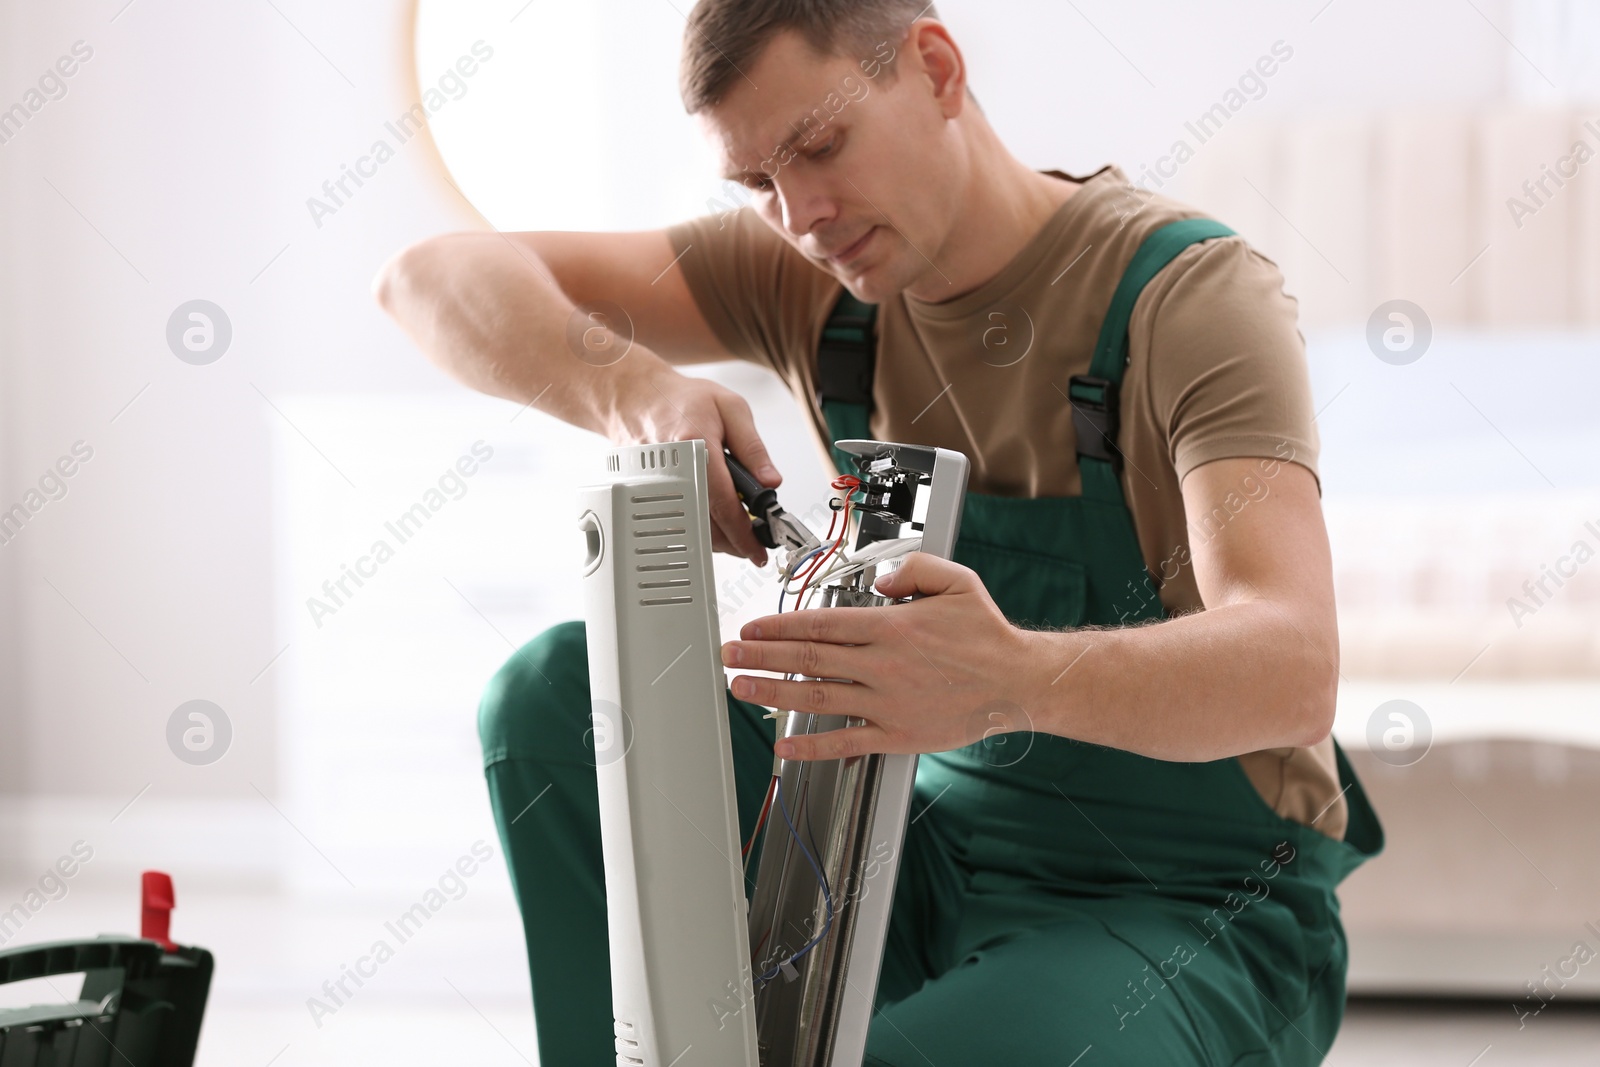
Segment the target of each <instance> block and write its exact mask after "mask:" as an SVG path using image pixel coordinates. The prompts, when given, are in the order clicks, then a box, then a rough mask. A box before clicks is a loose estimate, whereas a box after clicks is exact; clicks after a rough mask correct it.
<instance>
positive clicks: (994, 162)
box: [905, 120, 1079, 304]
mask: <svg viewBox="0 0 1600 1067" xmlns="http://www.w3.org/2000/svg"><path fill="white" fill-rule="evenodd" d="M967 139H968V151H969V158H970V159H971V160H972V161H973V163H972V172H971V177H970V180H969V182H968V185H967V195H966V202H965V203H964V204H963V206H962V210H961V214H960V217H959V218H958V219H957V221H956V225H955V226H954V228H952V229H951V231H950V234H949V236H948V237H947V238H946V239H945V241H944V243H943V244H942V245H941V246H940V247H939V248H938V250H937V251H930V253H929V254H930V255H931V256H932V259H933V264H934V269H930V270H929V271H928V272H927V273H926V275H925V276H923V277H922V278H919V279H918V280H917V281H916V282H914V283H913V284H911V285H909V286H907V287H906V290H905V291H906V293H907V295H909V296H911V297H913V298H915V299H917V300H923V301H926V302H928V303H932V304H938V303H943V302H944V301H947V300H954V299H956V298H957V297H960V296H964V295H966V294H967V293H970V292H972V291H973V290H974V289H976V288H978V287H979V286H981V285H983V284H984V283H985V282H987V281H989V280H990V279H991V278H993V277H994V276H995V275H997V274H999V273H1000V272H1001V271H1002V270H1004V269H1005V266H1006V264H1008V263H1010V262H1011V261H1012V260H1013V259H1015V258H1016V257H1017V254H1018V253H1019V252H1021V251H1022V250H1023V248H1025V247H1026V246H1027V244H1028V242H1029V241H1031V240H1033V238H1034V237H1035V236H1037V235H1038V233H1039V230H1040V229H1041V228H1043V226H1044V224H1045V223H1046V222H1047V221H1048V220H1049V219H1050V217H1051V216H1052V215H1054V214H1055V213H1056V211H1057V210H1058V209H1059V208H1060V207H1061V205H1062V204H1064V203H1066V201H1067V200H1068V199H1069V198H1070V197H1071V196H1072V195H1073V194H1074V193H1076V192H1077V191H1078V188H1079V187H1078V184H1077V183H1076V182H1068V181H1062V180H1061V179H1059V178H1052V177H1050V176H1049V175H1047V174H1041V173H1039V172H1038V171H1034V170H1029V169H1028V168H1027V167H1026V166H1024V165H1023V164H1022V163H1021V162H1020V161H1018V160H1017V159H1016V157H1014V156H1013V155H1012V154H1011V153H1010V152H1009V151H1007V150H1006V148H1005V146H1004V145H1003V144H1001V143H1000V139H999V138H998V137H997V136H996V135H995V133H994V130H993V129H991V128H990V126H989V124H988V123H987V122H983V121H981V120H980V121H978V122H976V123H972V124H971V126H970V127H969V129H968V131H967Z"/></svg>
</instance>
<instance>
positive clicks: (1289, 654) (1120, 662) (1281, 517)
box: [1038, 459, 1339, 760]
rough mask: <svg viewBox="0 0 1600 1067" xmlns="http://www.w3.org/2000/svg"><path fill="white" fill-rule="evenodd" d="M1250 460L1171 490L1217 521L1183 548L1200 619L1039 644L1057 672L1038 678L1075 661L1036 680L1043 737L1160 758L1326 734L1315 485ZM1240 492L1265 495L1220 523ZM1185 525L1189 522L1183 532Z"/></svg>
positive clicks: (1306, 476) (1321, 534) (1327, 633)
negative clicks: (1265, 477) (1266, 477)
mask: <svg viewBox="0 0 1600 1067" xmlns="http://www.w3.org/2000/svg"><path fill="white" fill-rule="evenodd" d="M1260 462H1261V461H1260V460H1254V459H1223V460H1217V461H1215V462H1212V463H1207V464H1205V465H1203V466H1200V467H1197V468H1195V469H1194V470H1193V471H1191V472H1190V473H1189V475H1188V477H1186V478H1185V479H1184V481H1183V502H1184V509H1185V511H1186V512H1187V513H1188V514H1189V515H1190V516H1191V517H1193V516H1199V515H1209V514H1211V513H1212V512H1213V511H1214V510H1215V509H1219V508H1221V509H1223V514H1231V518H1229V519H1228V520H1227V522H1226V524H1225V525H1223V526H1222V527H1221V529H1220V530H1218V531H1217V532H1216V533H1215V534H1214V535H1213V536H1210V537H1208V538H1203V539H1202V538H1199V537H1196V538H1195V540H1194V542H1193V543H1192V544H1191V546H1190V553H1191V558H1192V560H1193V564H1194V573H1195V580H1196V582H1197V583H1198V585H1199V587H1200V595H1201V598H1202V599H1203V600H1204V601H1205V605H1206V610H1205V611H1202V612H1195V613H1193V614H1189V615H1182V616H1179V617H1177V618H1175V619H1171V620H1168V621H1166V622H1163V623H1160V624H1157V625H1151V626H1140V627H1134V628H1131V629H1118V630H1101V631H1083V632H1078V633H1067V634H1043V635H1039V636H1040V637H1043V638H1045V639H1047V641H1046V643H1047V647H1050V651H1049V653H1048V658H1049V659H1050V661H1051V663H1052V664H1059V665H1057V666H1055V671H1054V672H1050V673H1051V677H1052V678H1053V677H1054V674H1055V672H1059V671H1060V670H1061V669H1062V668H1063V667H1066V665H1067V664H1068V663H1070V662H1072V657H1076V656H1077V655H1078V654H1079V653H1080V652H1082V653H1083V658H1082V659H1081V660H1080V661H1078V663H1077V664H1076V665H1075V666H1073V667H1072V668H1071V669H1070V670H1068V671H1067V673H1066V674H1065V675H1064V676H1062V677H1061V678H1060V680H1059V681H1056V682H1055V683H1054V684H1053V685H1052V684H1050V679H1049V678H1046V679H1044V684H1043V685H1042V687H1041V689H1040V691H1041V693H1042V694H1043V695H1042V696H1041V697H1040V698H1039V702H1038V707H1039V708H1040V709H1041V711H1042V712H1043V713H1044V714H1045V715H1046V717H1047V723H1046V725H1045V726H1044V729H1047V730H1048V731H1049V732H1051V733H1064V734H1066V735H1068V736H1071V737H1076V738H1079V739H1081V740H1085V741H1092V742H1095V743H1097V744H1102V745H1108V746H1110V747H1113V748H1121V749H1127V750H1129V751H1132V752H1138V753H1141V754H1143V755H1146V756H1154V757H1156V758H1158V759H1168V760H1211V759H1220V758H1222V757H1225V756H1237V755H1240V754H1242V753H1245V752H1254V751H1258V750H1260V749H1266V748H1301V747H1308V746H1310V745H1313V744H1316V743H1317V742H1319V741H1321V740H1322V739H1323V738H1324V737H1327V736H1328V732H1329V730H1330V729H1332V727H1333V709H1334V694H1335V692H1336V690H1337V688H1338V681H1339V633H1338V626H1337V620H1336V618H1335V613H1334V601H1333V564H1332V560H1331V557H1330V555H1329V551H1328V535H1327V531H1326V529H1325V527H1324V526H1323V521H1322V505H1321V501H1320V500H1319V499H1318V497H1317V485H1316V479H1315V477H1314V476H1313V475H1312V474H1311V472H1310V471H1309V470H1307V469H1306V468H1304V467H1302V466H1300V465H1299V464H1297V463H1284V464H1282V469H1281V470H1279V471H1278V472H1277V474H1276V476H1274V477H1273V478H1272V479H1271V481H1270V482H1264V481H1262V480H1261V479H1260V478H1259V473H1258V465H1259V463H1260ZM1249 485H1257V486H1259V485H1270V486H1271V488H1270V490H1269V491H1268V493H1267V494H1266V495H1265V496H1263V497H1261V498H1260V499H1259V500H1257V499H1249V500H1248V502H1247V503H1245V505H1244V506H1243V507H1242V508H1241V509H1239V510H1238V511H1237V513H1236V514H1233V513H1232V512H1231V509H1229V508H1227V507H1225V506H1224V503H1223V502H1224V500H1225V499H1226V498H1228V497H1229V495H1230V494H1231V495H1232V496H1233V498H1234V501H1233V502H1234V504H1235V506H1237V502H1238V500H1240V499H1246V495H1245V494H1246V490H1245V488H1243V487H1245V486H1249ZM1197 528H1198V524H1197V523H1195V522H1191V524H1190V529H1191V534H1192V535H1193V532H1194V531H1195V530H1196V529H1197ZM1052 646H1053V647H1052ZM1063 656H1066V657H1067V658H1065V659H1063V658H1062V657H1063ZM1047 670H1048V668H1047ZM1051 690H1055V691H1056V692H1055V693H1054V694H1053V695H1052V694H1051V693H1050V691H1051Z"/></svg>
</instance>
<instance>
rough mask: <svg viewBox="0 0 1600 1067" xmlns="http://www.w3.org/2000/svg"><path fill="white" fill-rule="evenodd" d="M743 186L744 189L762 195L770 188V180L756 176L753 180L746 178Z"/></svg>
mask: <svg viewBox="0 0 1600 1067" xmlns="http://www.w3.org/2000/svg"><path fill="white" fill-rule="evenodd" d="M744 184H745V188H747V189H753V190H754V191H756V192H758V193H764V192H766V191H767V190H768V189H771V188H772V181H771V179H769V178H763V177H760V176H757V177H754V178H746V179H745V180H744Z"/></svg>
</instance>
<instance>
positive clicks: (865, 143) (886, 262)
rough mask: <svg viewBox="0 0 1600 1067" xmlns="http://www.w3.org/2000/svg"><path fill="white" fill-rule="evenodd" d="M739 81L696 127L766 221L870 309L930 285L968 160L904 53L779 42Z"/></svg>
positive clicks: (889, 46) (911, 57) (896, 46)
mask: <svg viewBox="0 0 1600 1067" xmlns="http://www.w3.org/2000/svg"><path fill="white" fill-rule="evenodd" d="M888 59H897V61H898V62H897V69H896V71H895V72H894V76H893V78H892V80H891V74H890V72H889V71H888V70H886V69H885V67H884V64H885V62H886V61H887V60H888ZM744 75H745V76H744V77H741V78H738V79H737V80H736V81H735V82H734V87H733V88H732V89H731V90H730V91H729V93H728V95H727V96H726V97H724V98H723V100H722V101H721V102H720V103H719V104H717V105H716V106H715V107H713V108H709V109H707V110H706V111H705V112H702V113H701V115H700V121H701V126H702V129H704V131H705V132H706V134H707V136H708V137H709V138H710V140H711V143H712V146H713V148H714V149H715V150H716V152H717V155H718V157H719V162H720V165H721V167H722V169H723V173H724V175H725V176H726V177H728V178H729V179H731V180H733V181H737V182H740V183H741V184H743V185H744V186H745V187H746V188H748V189H749V190H750V192H751V195H752V206H753V207H754V208H755V209H756V210H757V211H758V212H759V213H760V215H761V217H762V219H764V220H765V221H766V223H767V224H768V225H769V226H771V227H772V228H773V230H775V231H776V232H777V233H778V234H779V235H781V236H782V237H783V238H784V239H785V240H786V241H788V242H789V243H790V244H791V245H793V246H794V247H795V248H796V249H798V250H799V251H800V253H801V254H802V255H804V256H805V257H806V258H807V259H809V260H810V261H811V262H813V263H815V264H816V265H817V266H819V267H821V268H822V269H823V270H826V271H828V272H829V273H830V274H832V275H834V276H835V277H836V278H838V279H839V280H840V281H841V282H843V283H844V284H845V285H846V286H847V287H848V288H849V289H850V291H851V292H852V293H854V294H855V295H856V296H857V297H858V298H860V299H862V300H865V301H867V302H869V303H878V302H881V301H882V300H884V299H885V298H887V297H889V296H892V295H894V294H895V293H898V292H900V291H901V290H904V289H906V288H908V287H912V286H914V285H916V284H917V283H918V282H923V283H924V284H926V283H927V281H928V280H929V279H930V278H931V279H933V280H935V281H937V279H938V278H939V277H940V276H939V273H938V271H937V269H936V268H935V267H934V266H933V262H936V261H937V260H938V258H939V251H940V249H941V248H942V247H943V244H944V241H945V238H946V237H947V236H948V234H949V232H950V229H951V227H952V225H953V224H954V220H955V216H956V210H957V206H958V204H959V202H960V195H959V190H960V183H961V179H962V176H963V175H964V174H965V165H964V164H965V154H964V150H963V146H962V143H961V141H960V139H959V138H958V137H957V136H956V132H955V130H954V128H953V126H954V124H953V123H951V122H950V121H949V117H948V116H947V115H946V114H945V111H944V110H943V109H942V108H941V106H940V103H939V101H938V99H937V98H936V97H935V95H934V91H933V88H932V83H931V81H930V79H929V78H928V77H927V75H926V74H924V73H923V71H922V69H921V67H920V65H919V60H918V57H917V56H916V55H915V54H913V53H912V52H910V51H909V50H908V49H907V48H906V46H905V42H903V41H884V42H882V43H881V44H877V45H875V46H874V49H873V50H871V51H869V53H868V54H866V55H862V56H854V55H846V56H822V55H819V54H818V53H817V52H815V51H813V50H812V49H811V47H810V46H809V45H808V44H807V43H806V42H805V40H804V39H803V38H802V37H801V36H800V35H799V34H796V33H784V34H781V35H780V36H778V37H777V38H775V39H774V40H773V41H772V43H771V44H769V45H768V46H767V48H766V50H765V51H763V52H762V53H761V56H760V58H759V59H758V60H757V61H756V62H755V64H753V65H752V66H750V67H749V68H747V69H746V70H745V72H744Z"/></svg>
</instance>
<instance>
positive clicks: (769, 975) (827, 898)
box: [756, 781, 833, 984]
mask: <svg viewBox="0 0 1600 1067" xmlns="http://www.w3.org/2000/svg"><path fill="white" fill-rule="evenodd" d="M772 794H773V797H774V799H776V800H777V802H778V811H779V813H780V814H782V815H783V822H784V825H785V826H787V827H788V828H789V836H790V837H792V838H794V843H795V844H796V845H798V846H800V854H801V855H802V856H804V857H805V858H806V862H807V863H809V864H810V865H811V873H812V874H814V875H816V876H817V885H818V886H819V887H820V888H821V889H822V901H823V904H824V905H825V906H826V907H827V911H828V917H827V919H826V920H825V921H824V922H823V924H822V929H821V930H819V931H818V932H817V936H816V937H813V938H812V939H811V940H810V941H807V942H806V943H805V945H803V946H802V947H801V948H800V949H799V950H797V951H796V952H794V953H793V954H792V955H789V956H787V957H785V958H784V959H781V960H779V961H778V963H777V964H776V965H775V966H774V967H773V968H772V969H771V970H770V971H768V972H766V973H765V974H762V975H759V976H757V978H756V982H758V983H762V984H764V983H767V982H770V981H772V979H774V978H776V977H777V976H778V974H779V973H780V972H781V971H782V970H783V967H784V964H790V965H793V963H794V961H795V960H797V959H799V958H800V957H801V956H804V955H805V954H806V953H807V952H810V951H811V950H812V949H814V948H816V947H817V945H819V944H820V943H821V942H822V939H823V938H825V937H827V936H828V931H829V930H831V929H832V928H833V893H832V892H830V891H829V889H828V880H827V879H826V878H824V877H823V876H822V868H821V867H819V866H818V865H817V861H816V860H815V859H814V858H813V857H812V855H811V850H810V849H808V848H806V845H805V842H804V841H802V840H800V831H798V830H796V829H795V827H794V820H793V819H791V818H790V817H789V806H788V805H787V804H785V803H784V800H783V783H782V782H781V781H778V782H776V783H775V784H774V785H773V788H772ZM762 943H763V944H765V943H766V938H764V937H763V938H762ZM757 951H759V949H758V950H757Z"/></svg>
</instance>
